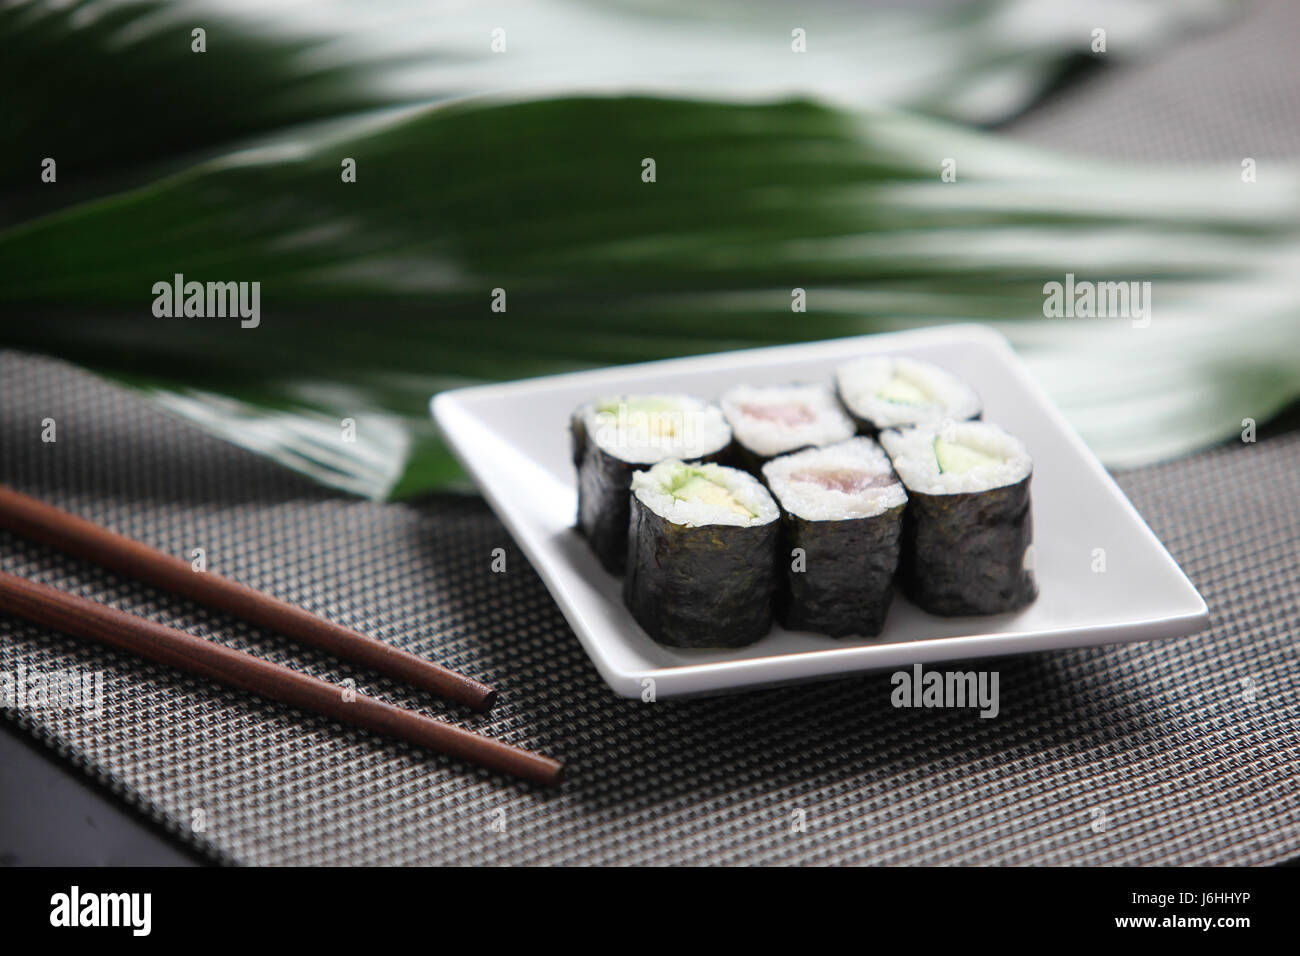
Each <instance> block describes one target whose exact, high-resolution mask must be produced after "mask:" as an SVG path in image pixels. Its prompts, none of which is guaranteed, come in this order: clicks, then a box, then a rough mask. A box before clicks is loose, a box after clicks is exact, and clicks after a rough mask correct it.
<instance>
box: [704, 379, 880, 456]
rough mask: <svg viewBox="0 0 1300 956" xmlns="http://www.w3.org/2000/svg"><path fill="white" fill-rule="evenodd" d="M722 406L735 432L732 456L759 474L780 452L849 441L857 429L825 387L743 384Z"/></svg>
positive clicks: (728, 395) (729, 393)
mask: <svg viewBox="0 0 1300 956" xmlns="http://www.w3.org/2000/svg"><path fill="white" fill-rule="evenodd" d="M721 404H722V412H723V414H724V415H726V416H727V422H728V423H729V424H730V425H731V430H732V432H733V434H734V436H735V437H734V441H733V444H732V459H733V461H734V463H735V464H737V465H739V466H740V467H742V468H744V469H746V470H747V471H750V472H752V473H754V474H758V470H759V469H760V468H761V467H762V466H763V463H764V462H766V461H768V460H770V459H772V458H775V457H777V456H778V455H784V454H787V453H789V452H792V451H798V450H799V449H801V448H808V447H810V446H814V445H828V444H830V443H831V442H837V441H843V440H844V439H846V438H852V437H853V434H854V432H855V431H856V430H857V429H856V428H855V426H854V424H853V421H852V420H851V419H850V418H849V417H848V416H847V415H845V414H844V409H842V408H840V406H839V403H838V402H836V400H835V396H834V395H833V394H832V393H831V390H830V389H829V388H827V387H826V386H824V385H767V386H754V385H741V386H739V387H737V388H733V389H732V390H731V391H729V392H727V393H726V394H725V395H723V396H722V402H721Z"/></svg>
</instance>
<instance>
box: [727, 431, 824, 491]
mask: <svg viewBox="0 0 1300 956" xmlns="http://www.w3.org/2000/svg"><path fill="white" fill-rule="evenodd" d="M812 447H814V446H813V445H811V444H809V445H800V446H799V447H798V448H790V449H787V450H786V451H782V452H778V453H777V454H775V455H760V454H759V453H758V452H756V451H754V449H752V448H750V447H749V446H748V445H746V444H745V443H744V442H742V441H741V440H740V439H739V438H736V437H735V436H734V435H733V436H732V438H731V445H730V446H729V447H728V448H727V457H726V461H725V464H727V465H730V466H731V467H732V468H739V469H740V470H741V471H747V472H749V473H750V474H751V475H753V476H754V477H755V478H757V479H758V480H759V481H763V482H765V481H766V479H765V478H764V477H763V466H764V465H766V464H767V463H768V462H769V461H772V460H774V459H777V458H783V457H784V456H786V455H793V454H794V453H795V452H800V451H805V450H807V449H809V448H812Z"/></svg>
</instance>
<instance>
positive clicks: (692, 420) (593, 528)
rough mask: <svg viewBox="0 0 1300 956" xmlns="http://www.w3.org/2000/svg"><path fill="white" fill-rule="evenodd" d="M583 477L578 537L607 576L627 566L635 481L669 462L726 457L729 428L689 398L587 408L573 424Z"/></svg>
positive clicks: (624, 399) (631, 399)
mask: <svg viewBox="0 0 1300 956" xmlns="http://www.w3.org/2000/svg"><path fill="white" fill-rule="evenodd" d="M570 430H571V431H572V435H573V463H574V465H575V466H576V467H577V470H578V530H579V531H580V532H581V533H582V534H583V535H584V536H585V537H586V539H587V543H588V544H589V545H590V546H591V550H592V551H594V552H595V554H596V556H597V557H598V558H599V559H600V563H601V564H602V565H603V566H604V567H605V569H606V570H607V571H610V572H611V573H614V574H619V573H621V572H622V570H623V565H624V562H625V561H626V560H627V528H628V497H629V495H628V489H629V488H630V486H631V483H632V474H633V472H635V471H637V470H638V469H641V468H646V467H648V466H649V465H653V464H654V463H655V462H658V461H663V460H664V459H669V458H674V459H681V460H684V461H705V460H710V461H711V460H715V459H720V458H722V457H723V456H724V455H725V454H726V452H727V449H728V446H729V445H730V444H731V428H730V427H729V426H728V425H727V422H726V420H725V419H724V418H723V417H722V412H721V411H720V410H719V409H718V407H717V406H715V405H710V404H708V403H707V402H704V401H701V400H700V399H698V398H692V397H690V396H689V395H623V396H612V397H608V398H601V399H596V400H595V401H591V402H587V403H586V404H585V405H582V406H581V407H579V408H578V409H577V411H575V412H574V413H573V416H572V418H571V419H570Z"/></svg>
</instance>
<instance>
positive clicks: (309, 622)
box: [0, 485, 563, 786]
mask: <svg viewBox="0 0 1300 956" xmlns="http://www.w3.org/2000/svg"><path fill="white" fill-rule="evenodd" d="M0 528H3V529H7V530H9V531H12V532H14V533H15V534H17V535H20V536H22V537H24V538H28V539H30V540H33V541H38V542H40V543H42V544H46V545H49V546H50V547H53V548H56V549H58V550H60V551H64V552H66V553H68V554H72V555H75V556H77V557H80V558H85V559H87V560H89V561H93V562H94V563H96V564H99V565H102V566H103V567H106V568H108V569H110V570H113V571H117V572H118V573H120V574H123V575H125V576H127V577H131V578H134V579H136V580H139V581H143V582H145V583H147V584H151V585H153V586H155V587H157V588H160V589H161V590H165V591H170V592H172V593H174V594H179V595H181V596H183V597H186V598H189V599H191V600H193V601H195V602H197V603H199V604H204V605H206V606H208V607H211V608H215V609H217V610H220V611H225V612H227V613H229V614H232V615H235V616H236V617H240V618H243V619H244V620H246V621H248V622H249V623H252V624H255V625H257V626H259V627H263V628H266V629H267V630H272V631H277V632H279V633H281V634H284V635H286V636H289V637H292V638H295V639H297V640H299V641H302V642H303V643H305V644H311V645H313V646H315V647H319V648H322V649H323V650H326V651H329V652H330V653H332V654H335V655H336V656H338V657H342V658H346V659H347V660H350V661H353V662H354V663H357V664H361V665H364V666H366V667H369V668H372V669H374V670H376V671H379V672H381V673H384V674H388V675H389V676H391V677H396V678H398V679H399V680H403V681H406V682H408V683H411V684H415V685H417V686H419V687H422V688H425V689H426V690H431V691H433V692H435V693H437V694H439V695H441V696H443V697H446V698H448V699H449V700H453V701H456V702H458V703H462V704H465V705H467V706H469V707H472V708H474V709H475V710H487V709H488V708H490V707H491V706H492V703H493V701H494V700H495V699H496V691H494V690H493V689H492V688H491V687H488V686H487V685H485V684H481V683H479V682H478V681H476V680H473V679H472V678H469V677H466V676H464V675H463V674H457V673H456V672H455V671H452V670H448V669H447V668H445V667H440V666H438V665H437V664H434V663H432V662H430V661H426V660H423V659H422V658H419V657H416V656H415V655H414V654H409V653H407V652H406V651H403V650H400V649H398V648H396V647H392V646H390V645H388V644H385V643H383V642H382V641H377V640H375V639H373V638H370V637H366V636H365V635H364V634H359V633H357V632H356V631H353V630H350V629H349V628H346V627H341V626H339V625H337V624H334V623H331V622H330V621H326V620H324V619H323V618H319V617H317V616H316V615H314V614H311V613H309V612H308V611H305V610H303V609H302V608H299V607H294V606H293V605H292V604H286V603H285V602H284V601H280V600H278V599H276V598H273V597H271V596H270V595H267V594H262V593H261V592H260V591H254V590H253V589H252V588H249V587H246V586H244V585H242V584H238V583H236V582H234V581H231V580H229V579H228V578H223V577H221V576H220V575H218V574H214V573H212V572H210V571H195V570H194V569H193V568H192V567H191V565H190V563H189V562H188V561H185V560H184V559H182V558H177V557H174V556H172V555H169V554H164V553H163V552H161V551H157V550H155V549H153V548H150V547H148V546H147V545H144V544H141V543H140V542H139V541H133V540H132V539H130V538H127V537H124V536H122V535H120V534H117V533H116V532H113V531H109V530H108V529H107V528H101V527H99V526H98V525H96V524H93V523H91V522H89V521H86V520H85V519H83V518H78V517H76V516H75V515H71V514H68V513H67V512H66V511H61V510H59V509H58V508H55V507H53V506H52V505H48V504H46V503H45V502H43V501H39V500H37V499H35V498H32V497H29V496H28V495H24V494H21V493H19V492H17V491H14V490H12V489H10V488H6V487H5V486H3V485H0ZM0 611H4V612H7V613H9V614H14V615H17V616H18V617H23V618H26V619H27V620H29V621H34V622H36V623H38V624H43V625H45V626H47V627H53V628H55V629H57V630H60V631H63V632H65V633H68V634H72V635H75V636H77V637H84V638H87V639H88V640H92V641H97V642H99V643H102V644H108V645H110V646H112V647H116V648H120V649H121V650H125V651H130V652H132V653H134V654H138V655H140V656H141V657H147V658H149V659H150V660H155V661H158V662H159V663H162V664H167V665H169V666H171V667H176V668H178V669H180V670H184V671H188V672H189V673H192V674H198V675H199V676H201V677H207V678H210V679H213V680H217V681H221V682H223V683H226V684H231V685H233V686H235V687H239V688H242V689H244V690H250V691H253V692H254V693H256V694H261V695H262V696H263V697H269V698H271V699H273V700H279V701H283V702H284V703H287V704H291V705H293V706H295V707H300V708H302V709H304V710H311V711H315V712H317V713H321V714H324V715H326V716H328V717H332V718H334V719H335V720H338V721H340V722H341V723H346V724H352V725H355V726H358V727H364V728H366V729H367V730H373V731H375V732H377V733H381V734H387V735H388V736H391V737H396V738H399V739H401V740H406V741H409V742H410V743H413V744H417V745H419V746H421V747H426V748H428V749H430V750H434V751H437V752H438V753H443V754H447V755H450V756H453V757H458V758H461V759H463V760H467V761H469V762H471V763H476V764H479V765H480V766H483V767H488V768H489V769H492V770H497V771H500V772H502V773H508V774H512V775H514V776H517V777H522V778H524V779H526V780H531V781H533V782H535V783H541V784H545V785H548V786H553V785H555V784H558V783H559V782H560V780H561V777H562V773H563V768H562V765H561V764H560V762H559V761H557V760H552V759H551V758H550V757H544V756H542V755H540V754H535V753H532V752H530V751H527V750H523V749H521V748H519V747H514V746H511V745H510V744H506V743H502V742H501V741H499V740H493V739H492V738H490V737H484V736H483V735H481V734H476V733H473V732H471V731H468V730H462V729H461V728H459V727H455V726H452V725H451V724H447V723H444V722H443V721H440V720H434V719H433V718H431V717H425V716H424V715H423V714H417V713H415V712H414V711H410V710H404V709H402V708H400V707H394V706H392V705H391V704H385V703H384V702H383V701H380V700H376V699H375V698H373V697H367V696H365V695H363V694H350V693H349V694H344V693H343V692H342V688H340V687H338V686H336V685H334V684H331V683H329V682H328V681H323V680H319V679H317V678H315V677H310V676H308V675H306V674H301V673H299V672H298V671H295V670H293V669H291V668H288V667H284V666H282V665H280V664H274V663H272V662H270V661H267V660H264V659H262V658H260V657H256V656H254V655H252V654H246V653H244V652H243V651H238V650H235V649H233V648H230V647H225V646H224V645H221V644H215V643H213V642H211V641H206V640H204V639H202V638H199V637H195V636H194V635H192V634H187V633H185V632H184V631H179V630H176V629H175V628H171V627H166V626H164V625H162V624H155V623H154V622H152V621H149V620H146V619H144V618H140V617H136V616H135V615H133V614H128V613H126V612H125V611H119V610H116V609H114V608H110V607H106V606H105V605H102V604H98V603H96V602H94V601H90V600H87V599H85V598H81V597H77V596H75V595H72V594H68V593H66V592H64V591H60V590H58V589H56V588H52V587H48V586H46V585H44V584H38V583H36V582H34V581H29V580H27V579H25V578H21V577H18V576H16V575H13V574H8V573H5V572H3V571H0Z"/></svg>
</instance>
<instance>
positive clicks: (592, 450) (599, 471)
mask: <svg viewBox="0 0 1300 956" xmlns="http://www.w3.org/2000/svg"><path fill="white" fill-rule="evenodd" d="M570 428H571V429H572V431H573V461H574V464H575V465H576V466H577V468H578V525H577V527H578V531H579V532H581V533H582V535H583V536H584V537H585V538H586V539H587V543H588V544H589V545H590V546H591V550H592V551H593V552H595V554H596V557H597V558H599V559H600V563H601V565H603V566H604V568H605V570H606V571H608V572H610V573H611V574H622V573H623V569H624V568H625V567H626V565H627V529H628V514H629V502H630V500H631V497H632V492H631V488H632V476H633V475H634V474H635V473H636V472H638V471H645V470H646V469H647V468H649V467H651V466H650V465H649V464H646V463H641V464H632V463H631V462H626V461H624V460H623V459H621V458H616V457H614V456H613V455H611V454H610V453H609V452H607V451H605V450H604V449H603V448H601V447H600V445H598V444H597V443H596V442H595V441H593V440H591V439H590V438H589V437H588V435H587V430H586V427H585V426H584V425H583V423H582V418H581V416H579V415H575V416H573V419H572V420H571V422H570ZM726 453H727V446H726V445H723V446H722V447H721V448H719V449H718V451H717V452H715V453H714V454H711V455H705V456H704V457H703V458H691V459H688V462H690V463H695V462H717V461H720V460H721V459H723V458H724V457H725V456H726Z"/></svg>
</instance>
